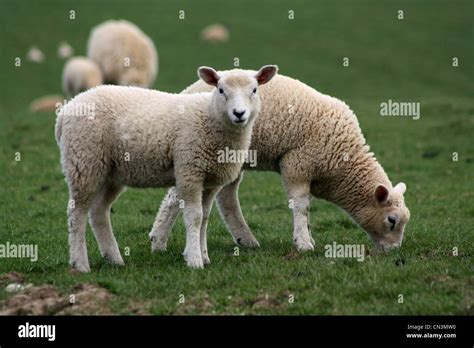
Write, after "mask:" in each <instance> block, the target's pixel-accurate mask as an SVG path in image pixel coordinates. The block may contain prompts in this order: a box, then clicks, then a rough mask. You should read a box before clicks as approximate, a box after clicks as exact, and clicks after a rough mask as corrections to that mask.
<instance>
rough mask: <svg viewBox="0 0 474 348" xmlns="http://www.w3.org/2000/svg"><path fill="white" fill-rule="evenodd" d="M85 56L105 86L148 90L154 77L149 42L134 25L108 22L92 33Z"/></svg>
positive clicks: (154, 63)
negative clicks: (134, 87) (92, 63)
mask: <svg viewBox="0 0 474 348" xmlns="http://www.w3.org/2000/svg"><path fill="white" fill-rule="evenodd" d="M87 55H88V57H89V58H90V59H92V60H93V61H95V62H96V63H97V64H98V65H99V67H100V69H101V70H102V73H103V75H104V81H105V82H106V83H107V84H114V85H122V86H138V87H151V86H152V85H153V82H154V81H155V78H156V75H157V73H158V53H157V52H156V48H155V45H154V44H153V41H152V40H151V39H150V38H149V37H148V36H147V35H146V34H145V33H144V32H143V31H141V30H140V28H138V27H137V26H136V25H135V24H133V23H130V22H128V21H125V20H118V21H115V20H109V21H106V22H104V23H101V24H99V25H98V26H96V27H95V28H93V29H92V31H91V34H90V37H89V41H88V44H87Z"/></svg>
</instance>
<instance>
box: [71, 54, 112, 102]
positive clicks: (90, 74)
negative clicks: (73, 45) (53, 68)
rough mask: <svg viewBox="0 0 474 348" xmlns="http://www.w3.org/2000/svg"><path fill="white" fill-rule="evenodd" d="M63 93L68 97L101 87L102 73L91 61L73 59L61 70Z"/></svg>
mask: <svg viewBox="0 0 474 348" xmlns="http://www.w3.org/2000/svg"><path fill="white" fill-rule="evenodd" d="M62 80H63V91H64V93H65V94H66V95H67V96H68V97H74V96H75V95H77V94H79V93H81V92H84V91H87V90H88V89H90V88H92V87H95V86H98V85H101V84H102V82H103V78H102V73H101V72H100V69H99V67H98V66H97V64H95V63H94V62H93V61H92V60H90V59H87V58H86V57H73V58H71V59H69V60H68V62H67V63H66V65H65V66H64V69H63V78H62Z"/></svg>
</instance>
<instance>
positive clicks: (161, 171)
mask: <svg viewBox="0 0 474 348" xmlns="http://www.w3.org/2000/svg"><path fill="white" fill-rule="evenodd" d="M116 157H117V156H116ZM115 164H116V165H115V170H114V177H115V180H117V181H118V182H120V183H121V184H122V185H126V186H131V187H169V186H173V185H174V184H175V177H174V168H173V160H172V158H171V156H170V155H169V153H167V152H166V151H160V149H155V151H153V152H139V151H130V152H128V151H124V152H123V154H122V156H120V157H119V158H118V160H117V158H116V161H115Z"/></svg>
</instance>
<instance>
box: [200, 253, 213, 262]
mask: <svg viewBox="0 0 474 348" xmlns="http://www.w3.org/2000/svg"><path fill="white" fill-rule="evenodd" d="M202 263H203V264H204V265H210V264H211V260H210V259H209V255H207V253H203V254H202Z"/></svg>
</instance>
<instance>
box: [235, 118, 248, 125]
mask: <svg viewBox="0 0 474 348" xmlns="http://www.w3.org/2000/svg"><path fill="white" fill-rule="evenodd" d="M232 122H233V123H234V124H238V125H245V123H246V122H247V119H245V120H242V119H239V120H232Z"/></svg>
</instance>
